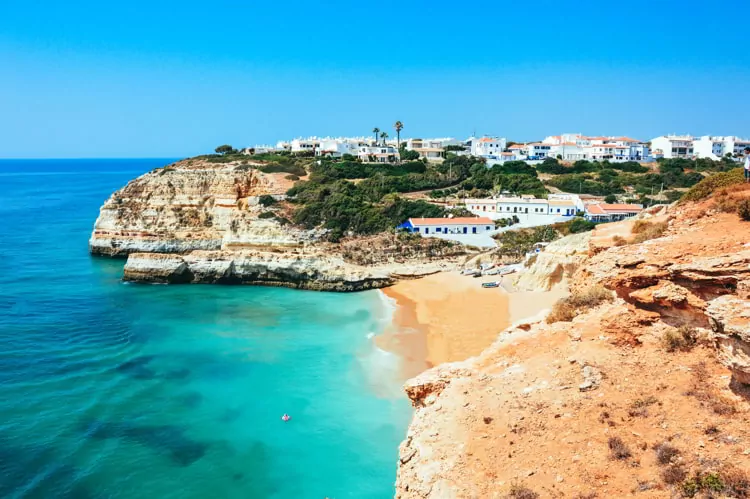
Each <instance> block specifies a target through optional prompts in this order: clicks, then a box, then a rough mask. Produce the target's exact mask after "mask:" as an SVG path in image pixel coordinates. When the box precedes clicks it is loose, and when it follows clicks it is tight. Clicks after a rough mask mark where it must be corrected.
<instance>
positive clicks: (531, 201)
mask: <svg viewBox="0 0 750 499" xmlns="http://www.w3.org/2000/svg"><path fill="white" fill-rule="evenodd" d="M464 204H465V205H466V209H467V210H469V211H470V212H472V213H473V214H475V215H480V216H485V217H488V218H491V219H493V220H500V219H502V218H507V219H510V218H513V217H516V218H517V219H518V220H519V222H520V223H522V224H524V225H545V224H551V223H555V222H559V221H564V220H567V219H570V218H572V217H574V216H575V215H576V213H578V212H579V211H583V202H582V201H581V199H580V198H579V197H578V196H576V195H574V194H550V195H549V198H548V199H542V198H536V197H534V196H529V195H522V196H500V197H497V198H486V199H465V200H464Z"/></svg>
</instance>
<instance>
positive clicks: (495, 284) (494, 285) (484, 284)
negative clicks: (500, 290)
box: [482, 281, 500, 288]
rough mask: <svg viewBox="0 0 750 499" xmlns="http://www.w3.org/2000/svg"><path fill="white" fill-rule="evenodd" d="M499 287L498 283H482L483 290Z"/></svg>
mask: <svg viewBox="0 0 750 499" xmlns="http://www.w3.org/2000/svg"><path fill="white" fill-rule="evenodd" d="M499 286H500V281H490V282H483V283H482V287H483V288H497V287H499Z"/></svg>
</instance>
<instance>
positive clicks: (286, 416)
mask: <svg viewBox="0 0 750 499" xmlns="http://www.w3.org/2000/svg"><path fill="white" fill-rule="evenodd" d="M290 419H292V418H291V417H290V416H289V414H286V413H284V415H283V416H281V420H282V421H289V420H290Z"/></svg>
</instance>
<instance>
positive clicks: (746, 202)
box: [737, 199, 750, 222]
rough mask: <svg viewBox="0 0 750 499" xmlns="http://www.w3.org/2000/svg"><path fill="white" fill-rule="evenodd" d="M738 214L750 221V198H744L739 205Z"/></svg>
mask: <svg viewBox="0 0 750 499" xmlns="http://www.w3.org/2000/svg"><path fill="white" fill-rule="evenodd" d="M737 214H738V215H739V216H740V218H741V219H742V220H744V221H746V222H750V199H743V200H742V201H740V202H739V204H738V205H737Z"/></svg>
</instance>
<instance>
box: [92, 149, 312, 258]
mask: <svg viewBox="0 0 750 499" xmlns="http://www.w3.org/2000/svg"><path fill="white" fill-rule="evenodd" d="M287 184H288V182H287V183H285V182H284V180H283V174H265V173H262V172H260V171H258V170H257V169H254V168H251V167H250V166H249V165H241V164H235V163H228V164H224V163H209V162H206V161H203V162H201V161H199V160H185V161H181V162H178V163H175V164H174V165H169V166H167V167H164V168H159V169H156V170H154V171H152V172H149V173H146V174H144V175H141V176H140V177H138V178H136V179H134V180H132V181H130V182H129V183H128V184H127V185H126V186H125V187H123V188H122V189H120V190H118V191H117V192H115V193H114V194H112V196H111V197H110V198H109V199H108V200H107V201H106V202H105V203H104V205H103V206H102V207H101V209H100V210H99V217H98V218H97V220H96V222H95V224H94V230H93V232H92V234H91V238H90V240H89V249H90V251H91V253H92V254H96V255H107V256H116V257H124V256H127V255H128V254H130V253H187V252H190V251H194V250H204V251H205V250H220V249H233V248H238V247H239V248H247V247H268V246H282V247H283V246H297V245H301V244H305V243H308V242H311V241H316V240H317V239H318V238H319V236H320V234H319V233H315V232H310V231H299V230H294V229H289V228H282V226H281V225H280V224H279V223H277V222H275V221H273V220H268V219H267V220H261V219H258V215H259V214H260V213H262V212H263V211H266V210H265V209H264V208H263V207H262V206H261V205H259V203H258V200H259V197H260V196H261V195H264V194H268V195H272V196H274V197H276V198H283V197H284V188H285V187H287Z"/></svg>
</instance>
